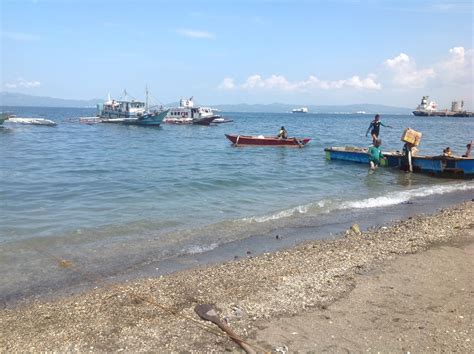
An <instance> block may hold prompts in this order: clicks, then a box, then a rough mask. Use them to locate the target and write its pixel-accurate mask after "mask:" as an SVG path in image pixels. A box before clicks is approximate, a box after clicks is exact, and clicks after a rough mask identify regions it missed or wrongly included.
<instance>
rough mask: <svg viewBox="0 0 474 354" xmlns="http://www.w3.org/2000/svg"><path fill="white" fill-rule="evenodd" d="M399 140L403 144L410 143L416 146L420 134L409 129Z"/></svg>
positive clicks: (419, 139)
mask: <svg viewBox="0 0 474 354" xmlns="http://www.w3.org/2000/svg"><path fill="white" fill-rule="evenodd" d="M401 140H402V141H404V142H405V143H410V144H413V145H415V146H418V145H420V142H421V133H420V132H417V131H416V130H413V129H411V128H406V129H405V130H404V132H403V135H402V139H401Z"/></svg>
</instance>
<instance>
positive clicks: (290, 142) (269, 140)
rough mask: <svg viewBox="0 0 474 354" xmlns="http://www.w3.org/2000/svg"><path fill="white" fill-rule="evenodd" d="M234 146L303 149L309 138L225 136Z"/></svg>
mask: <svg viewBox="0 0 474 354" xmlns="http://www.w3.org/2000/svg"><path fill="white" fill-rule="evenodd" d="M225 136H226V137H227V139H229V140H230V141H231V142H232V144H234V146H284V147H297V148H302V147H304V146H305V145H306V144H307V143H308V142H309V141H310V140H311V139H310V138H288V139H280V138H276V137H273V136H263V135H258V136H248V135H230V134H225Z"/></svg>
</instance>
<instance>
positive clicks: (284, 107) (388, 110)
mask: <svg viewBox="0 0 474 354" xmlns="http://www.w3.org/2000/svg"><path fill="white" fill-rule="evenodd" d="M103 102H104V100H103V99H99V98H94V99H90V100H73V99H62V98H53V97H45V96H33V95H25V94H21V93H11V92H0V106H20V107H24V106H30V107H77V108H89V107H96V106H97V104H99V103H103ZM178 104H179V103H178V102H173V103H169V104H167V105H166V106H168V107H174V106H176V105H178ZM210 106H212V107H213V108H216V109H219V110H221V111H225V112H269V113H283V112H291V110H292V109H293V108H297V107H301V105H290V104H285V103H271V104H246V103H241V104H218V105H210ZM306 107H308V109H309V112H310V113H356V112H365V113H367V114H375V113H385V114H410V113H411V111H412V109H410V108H403V107H392V106H385V105H378V104H369V103H363V104H351V105H342V106H337V105H309V106H306Z"/></svg>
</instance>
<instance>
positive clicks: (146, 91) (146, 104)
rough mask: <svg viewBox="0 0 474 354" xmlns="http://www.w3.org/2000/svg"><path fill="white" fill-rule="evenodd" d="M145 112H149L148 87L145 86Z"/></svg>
mask: <svg viewBox="0 0 474 354" xmlns="http://www.w3.org/2000/svg"><path fill="white" fill-rule="evenodd" d="M145 111H147V112H148V85H145Z"/></svg>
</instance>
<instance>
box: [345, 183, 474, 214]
mask: <svg viewBox="0 0 474 354" xmlns="http://www.w3.org/2000/svg"><path fill="white" fill-rule="evenodd" d="M460 191H474V183H471V182H465V183H460V184H455V185H434V186H429V187H420V188H416V189H411V190H406V191H398V192H392V193H387V195H384V196H380V197H375V198H367V199H363V200H358V201H353V202H344V203H343V204H342V205H341V207H339V208H337V209H365V208H377V207H384V206H390V205H397V204H401V203H405V202H408V201H410V200H411V199H413V198H420V197H427V196H430V195H436V194H446V193H451V192H460Z"/></svg>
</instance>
